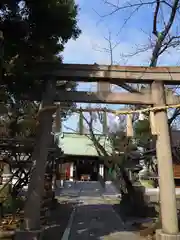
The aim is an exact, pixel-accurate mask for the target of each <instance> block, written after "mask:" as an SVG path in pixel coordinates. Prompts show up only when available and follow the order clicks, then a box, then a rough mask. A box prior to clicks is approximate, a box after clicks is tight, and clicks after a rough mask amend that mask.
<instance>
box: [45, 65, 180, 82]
mask: <svg viewBox="0 0 180 240" xmlns="http://www.w3.org/2000/svg"><path fill="white" fill-rule="evenodd" d="M47 64H48V63H47ZM47 69H48V68H47ZM54 69H55V68H54ZM43 74H44V75H45V74H47V75H49V76H54V77H56V78H58V79H62V80H71V81H82V82H90V81H108V82H110V83H116V84H117V83H123V82H131V83H151V82H152V81H164V83H165V84H178V83H179V84H180V67H138V66H108V65H98V64H94V65H87V64H62V65H57V67H56V70H53V71H46V69H44V73H43Z"/></svg>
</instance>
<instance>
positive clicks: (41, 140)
mask: <svg viewBox="0 0 180 240" xmlns="http://www.w3.org/2000/svg"><path fill="white" fill-rule="evenodd" d="M55 88H56V82H55V81H54V80H52V81H50V80H49V81H47V83H46V90H45V92H44V95H43V101H42V108H45V107H47V106H52V105H53V98H54V93H55ZM52 114H53V111H42V112H41V113H40V116H39V126H38V130H37V131H38V133H37V140H36V146H35V149H34V152H33V155H32V160H33V162H34V163H35V168H34V170H33V172H32V175H31V178H30V183H29V187H28V195H27V202H26V204H25V216H24V228H25V229H27V230H37V229H40V208H41V200H42V196H43V192H44V175H45V167H46V161H47V156H48V147H49V145H50V141H51V131H52V121H53V119H52Z"/></svg>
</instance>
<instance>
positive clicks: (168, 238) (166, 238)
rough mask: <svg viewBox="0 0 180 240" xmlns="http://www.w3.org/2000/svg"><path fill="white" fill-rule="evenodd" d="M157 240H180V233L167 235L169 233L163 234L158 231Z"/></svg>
mask: <svg viewBox="0 0 180 240" xmlns="http://www.w3.org/2000/svg"><path fill="white" fill-rule="evenodd" d="M156 240H180V233H178V234H167V233H163V232H162V230H157V231H156Z"/></svg>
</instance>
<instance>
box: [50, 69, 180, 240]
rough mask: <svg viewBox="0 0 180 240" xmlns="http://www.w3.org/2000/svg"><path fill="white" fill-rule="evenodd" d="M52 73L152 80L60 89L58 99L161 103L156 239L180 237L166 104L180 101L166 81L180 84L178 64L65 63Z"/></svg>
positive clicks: (84, 79) (90, 79)
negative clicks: (133, 89) (133, 87)
mask: <svg viewBox="0 0 180 240" xmlns="http://www.w3.org/2000/svg"><path fill="white" fill-rule="evenodd" d="M51 75H53V76H54V77H56V79H58V80H64V79H66V80H69V81H79V82H80V81H81V82H95V81H97V82H107V83H109V84H116V85H119V86H122V85H123V84H124V83H140V84H149V85H150V87H149V90H145V91H141V92H139V93H119V92H118V93H112V92H109V91H107V92H96V93H87V92H62V91H61V92H58V93H57V95H56V100H57V101H60V102H65V101H72V102H96V103H116V104H142V105H151V106H154V107H162V108H161V109H160V110H157V111H155V123H156V129H157V141H156V153H157V160H158V169H159V185H160V200H161V203H160V207H161V218H162V231H161V232H158V233H157V239H171V238H172V239H180V234H179V228H178V219H177V207H176V196H175V185H174V177H173V167H172V153H171V143H170V135H169V127H168V118H167V112H166V109H165V108H164V109H163V107H165V106H166V105H171V104H177V103H180V99H179V97H178V96H173V94H172V93H171V92H170V93H167V92H166V91H165V87H164V85H167V84H171V85H177V84H180V68H179V67H155V68H150V67H127V66H126V67H121V66H105V65H103V66H100V65H82V64H81V65H80V64H79V65H73V64H63V65H61V66H59V68H57V70H56V71H54V72H52V73H51Z"/></svg>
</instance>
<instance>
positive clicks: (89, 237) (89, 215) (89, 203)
mask: <svg viewBox="0 0 180 240" xmlns="http://www.w3.org/2000/svg"><path fill="white" fill-rule="evenodd" d="M68 189H69V191H68ZM103 192H104V190H103V189H102V187H101V185H100V183H99V182H84V183H76V185H75V186H74V185H73V187H72V186H69V187H66V189H64V190H63V194H64V196H65V195H66V196H68V194H69V197H70V196H71V195H72V196H73V199H76V200H77V201H79V204H78V205H77V207H76V209H75V211H74V214H73V218H72V219H71V220H72V221H71V224H70V226H68V228H69V231H67V232H68V234H66V235H65V236H64V239H62V240H101V239H104V240H106V239H109V240H117V239H118V240H119V239H122V240H131V239H132V240H136V239H139V238H138V237H137V235H136V234H134V233H133V232H130V231H129V232H128V231H127V229H125V226H124V224H123V222H122V220H121V218H120V217H119V215H117V213H116V212H115V211H114V210H113V208H112V203H114V201H115V198H112V201H111V200H110V199H109V198H108V200H107V199H106V197H105V196H104V195H103ZM61 193H62V192H61ZM116 201H117V202H118V201H119V200H118V199H116Z"/></svg>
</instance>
